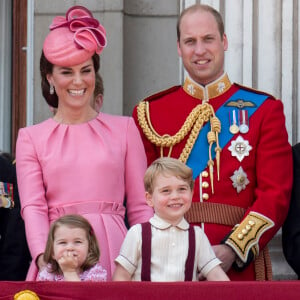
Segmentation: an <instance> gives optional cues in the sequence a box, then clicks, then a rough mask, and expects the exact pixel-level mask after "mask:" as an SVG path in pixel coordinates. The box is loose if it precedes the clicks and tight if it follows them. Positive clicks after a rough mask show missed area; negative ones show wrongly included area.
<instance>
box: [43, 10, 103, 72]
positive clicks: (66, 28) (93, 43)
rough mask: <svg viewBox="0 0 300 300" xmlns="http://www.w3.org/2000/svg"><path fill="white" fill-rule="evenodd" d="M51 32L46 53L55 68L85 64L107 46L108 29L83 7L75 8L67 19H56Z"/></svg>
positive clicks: (45, 46)
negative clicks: (56, 66)
mask: <svg viewBox="0 0 300 300" xmlns="http://www.w3.org/2000/svg"><path fill="white" fill-rule="evenodd" d="M49 28H50V33H49V34H48V35H47V37H46V39H45V41H44V46H43V51H44V54H45V56H46V58H47V59H48V60H49V61H50V62H51V63H52V64H55V65H59V66H73V65H78V64H81V63H83V62H84V61H86V60H88V59H89V58H90V57H92V56H93V55H94V54H95V53H97V54H100V53H101V52H102V50H103V48H104V47H105V46H106V44H107V41H106V31H105V28H104V27H103V26H102V25H101V24H100V23H99V22H98V20H96V19H95V18H94V17H93V15H92V13H91V12H90V11H89V10H88V9H86V8H85V7H83V6H73V7H71V8H70V9H69V10H68V11H67V13H66V17H63V16H57V17H55V18H54V19H53V21H52V24H51V25H50V27H49Z"/></svg>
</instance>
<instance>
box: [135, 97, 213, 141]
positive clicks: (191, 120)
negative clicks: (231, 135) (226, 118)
mask: <svg viewBox="0 0 300 300" xmlns="http://www.w3.org/2000/svg"><path fill="white" fill-rule="evenodd" d="M211 110H212V107H211V105H209V104H208V103H205V104H202V105H201V104H199V105H197V106H196V107H195V108H194V109H193V110H192V111H191V112H190V114H189V115H188V117H187V118H186V120H185V122H184V124H183V125H182V127H181V128H180V129H179V130H178V131H177V132H176V133H175V134H174V135H172V136H171V135H168V134H165V135H163V136H161V135H159V134H158V133H157V132H156V131H155V129H154V128H153V126H152V124H151V120H150V113H149V102H148V101H142V102H140V103H139V105H138V107H137V116H138V121H139V124H140V126H141V128H142V130H143V132H144V134H145V136H146V137H147V139H148V140H149V141H150V142H151V143H153V144H155V145H156V146H158V147H171V146H174V145H176V144H178V143H179V142H181V141H182V140H183V139H184V137H185V136H186V135H187V134H188V133H189V132H190V130H191V129H192V126H193V125H194V124H195V122H196V120H197V119H198V118H199V117H201V116H203V117H204V118H205V122H207V121H208V120H209V117H210V116H211Z"/></svg>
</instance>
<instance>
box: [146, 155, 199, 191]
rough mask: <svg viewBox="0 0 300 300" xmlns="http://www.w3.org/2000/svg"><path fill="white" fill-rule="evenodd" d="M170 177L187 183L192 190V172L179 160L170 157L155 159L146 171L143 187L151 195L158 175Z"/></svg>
mask: <svg viewBox="0 0 300 300" xmlns="http://www.w3.org/2000/svg"><path fill="white" fill-rule="evenodd" d="M162 174H163V175H171V176H175V177H178V178H180V179H182V180H183V181H185V182H187V183H188V185H189V186H190V188H191V190H193V188H194V180H193V171H192V169H191V168H189V167H188V166H186V165H185V164H184V163H182V162H181V161H180V160H178V159H175V158H171V157H161V158H158V159H156V160H155V161H154V162H153V163H152V164H151V165H150V166H149V168H148V169H147V170H146V173H145V176H144V186H145V190H146V192H148V193H149V194H152V193H153V190H154V184H155V179H156V178H157V176H158V175H162Z"/></svg>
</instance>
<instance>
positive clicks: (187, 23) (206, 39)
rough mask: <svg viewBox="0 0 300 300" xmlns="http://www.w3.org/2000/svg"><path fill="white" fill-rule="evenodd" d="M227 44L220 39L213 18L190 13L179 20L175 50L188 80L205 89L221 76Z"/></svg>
mask: <svg viewBox="0 0 300 300" xmlns="http://www.w3.org/2000/svg"><path fill="white" fill-rule="evenodd" d="M227 47H228V42H227V37H226V35H225V34H224V35H223V39H222V38H221V36H220V32H219V29H218V24H217V22H216V20H215V18H214V16H213V15H212V14H211V13H209V12H206V11H196V12H191V13H188V14H186V15H185V16H183V18H182V19H181V24H180V40H179V41H178V42H177V50H178V54H179V56H181V58H182V62H183V65H184V67H185V69H186V71H187V72H188V73H189V75H190V77H191V78H192V79H193V80H194V81H196V82H197V83H199V84H202V85H206V84H208V83H211V82H213V81H214V80H216V79H217V78H218V77H220V76H221V75H222V74H223V72H224V51H226V50H227Z"/></svg>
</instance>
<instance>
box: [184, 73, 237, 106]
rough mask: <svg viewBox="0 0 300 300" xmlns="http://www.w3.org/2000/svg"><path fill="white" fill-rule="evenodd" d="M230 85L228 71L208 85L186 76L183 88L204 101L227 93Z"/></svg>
mask: <svg viewBox="0 0 300 300" xmlns="http://www.w3.org/2000/svg"><path fill="white" fill-rule="evenodd" d="M230 87H231V82H230V80H229V78H228V75H227V73H224V74H223V75H222V76H221V77H220V78H218V79H217V80H215V81H213V82H211V83H209V84H207V85H206V86H202V85H200V84H198V83H196V82H195V81H194V80H193V79H192V78H190V77H189V76H187V77H186V79H185V81H184V84H183V89H184V90H185V92H186V93H188V94H189V95H191V96H193V97H195V98H197V99H201V100H203V101H204V102H207V101H209V99H210V98H214V97H217V96H219V95H221V94H223V93H225V92H226V91H227V90H228V89H229V88H230Z"/></svg>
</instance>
